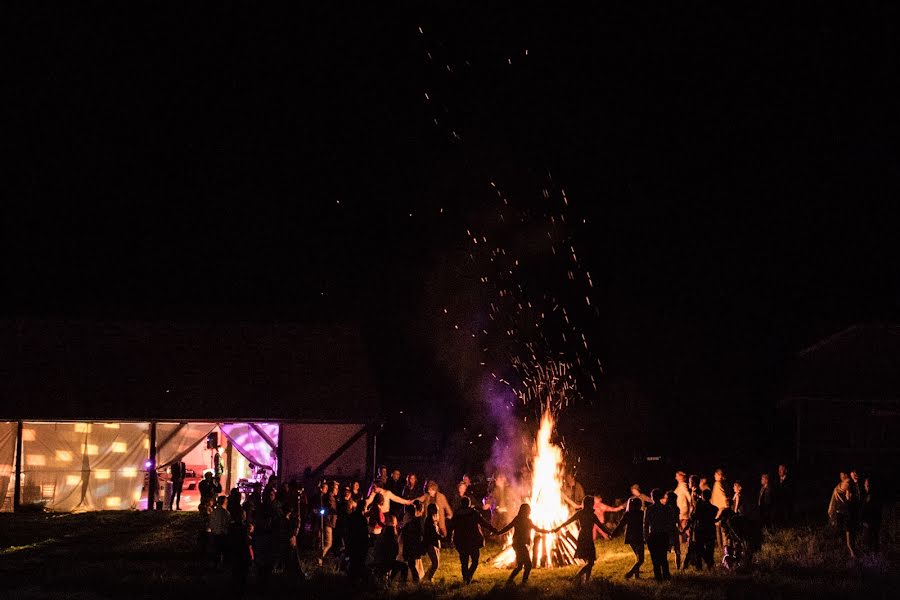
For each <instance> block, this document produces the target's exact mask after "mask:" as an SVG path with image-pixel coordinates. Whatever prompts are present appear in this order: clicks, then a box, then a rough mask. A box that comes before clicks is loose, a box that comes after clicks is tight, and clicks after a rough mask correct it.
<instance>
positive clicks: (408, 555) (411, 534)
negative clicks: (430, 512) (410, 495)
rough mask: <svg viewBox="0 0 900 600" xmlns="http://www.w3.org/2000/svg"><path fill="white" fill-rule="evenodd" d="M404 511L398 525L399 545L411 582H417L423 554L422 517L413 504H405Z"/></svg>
mask: <svg viewBox="0 0 900 600" xmlns="http://www.w3.org/2000/svg"><path fill="white" fill-rule="evenodd" d="M404 512H405V513H406V514H405V518H404V520H403V524H402V525H401V527H400V546H401V548H402V553H403V560H404V561H405V562H406V566H407V567H409V571H410V573H411V574H412V580H413V583H419V567H421V565H422V555H423V554H425V548H424V546H423V523H422V518H421V514H419V513H417V511H416V505H415V504H407V505H406V507H405V510H404Z"/></svg>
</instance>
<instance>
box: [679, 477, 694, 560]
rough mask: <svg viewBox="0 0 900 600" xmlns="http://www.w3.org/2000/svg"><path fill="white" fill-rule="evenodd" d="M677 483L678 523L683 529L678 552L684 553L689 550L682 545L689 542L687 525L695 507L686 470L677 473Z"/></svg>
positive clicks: (681, 529)
mask: <svg viewBox="0 0 900 600" xmlns="http://www.w3.org/2000/svg"><path fill="white" fill-rule="evenodd" d="M675 483H676V485H675V497H676V498H677V499H678V525H679V530H680V531H681V535H680V536H679V537H678V542H679V544H678V545H679V549H678V551H677V552H676V554H681V555H683V554H685V552H686V551H687V549H686V548H682V546H684V545H685V544H687V541H688V536H687V525H688V521H689V520H690V518H691V512H692V511H693V508H694V501H693V498H692V496H691V491H690V490H689V489H688V485H687V473H685V472H684V471H678V472H677V473H675ZM682 550H684V551H682Z"/></svg>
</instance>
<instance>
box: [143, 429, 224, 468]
mask: <svg viewBox="0 0 900 600" xmlns="http://www.w3.org/2000/svg"><path fill="white" fill-rule="evenodd" d="M215 428H216V424H215V423H157V424H156V464H157V465H158V468H165V467H168V466H169V465H171V464H172V463H174V462H177V461H179V460H181V459H182V458H184V457H185V455H187V454H188V453H189V452H190V451H191V450H193V449H194V448H195V447H196V446H197V444H200V443H202V442H205V441H206V437H207V436H208V435H209V434H210V433H212V432H213V431H214V430H215Z"/></svg>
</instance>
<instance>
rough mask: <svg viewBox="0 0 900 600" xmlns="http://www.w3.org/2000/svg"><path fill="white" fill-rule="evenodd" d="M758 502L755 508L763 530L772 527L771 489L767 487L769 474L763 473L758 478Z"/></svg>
mask: <svg viewBox="0 0 900 600" xmlns="http://www.w3.org/2000/svg"><path fill="white" fill-rule="evenodd" d="M759 486H760V487H759V500H758V501H757V506H758V508H759V521H760V523H762V526H763V527H765V528H767V529H768V528H770V527H771V526H772V488H771V487H769V474H768V473H763V474H762V475H760V476H759Z"/></svg>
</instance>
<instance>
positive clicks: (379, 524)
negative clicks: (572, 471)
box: [359, 492, 387, 536]
mask: <svg viewBox="0 0 900 600" xmlns="http://www.w3.org/2000/svg"><path fill="white" fill-rule="evenodd" d="M359 504H360V505H362V506H364V507H366V506H367V508H366V523H367V527H368V531H369V535H371V536H379V535H381V530H382V529H383V528H384V523H385V517H386V516H387V515H386V513H385V512H384V511H383V510H382V507H383V506H384V498H383V497H382V496H381V494H379V493H378V492H376V493H375V495H374V496H372V498H371V501H370V502H369V503H368V504H366V503H365V502H360V503H359Z"/></svg>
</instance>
